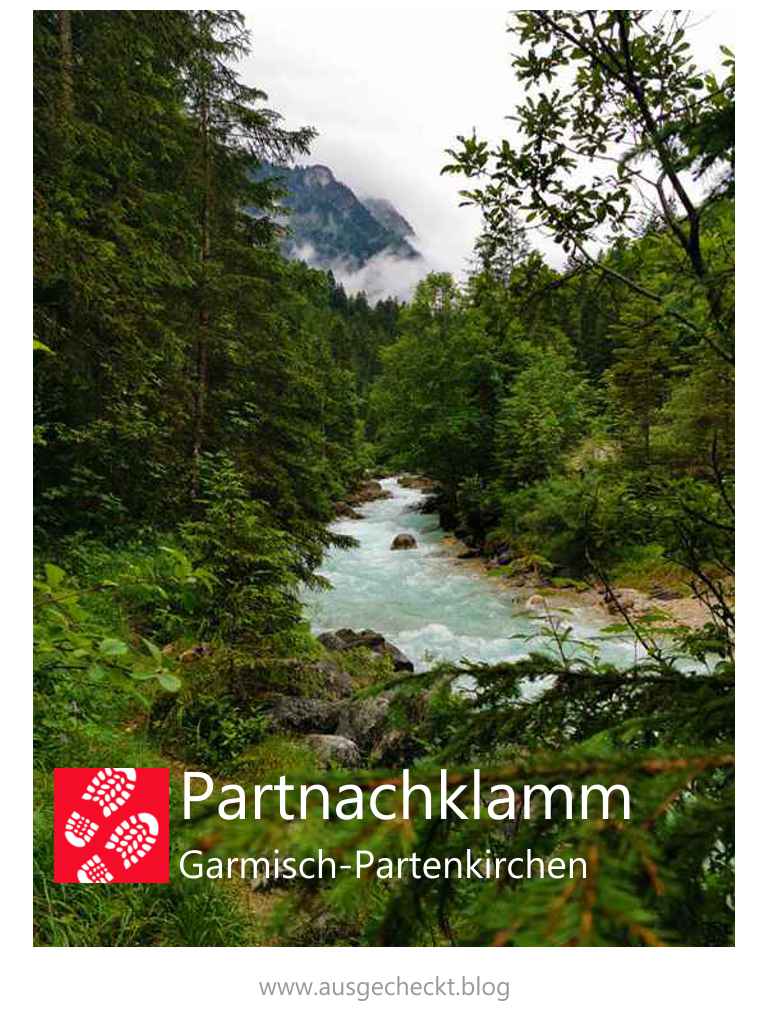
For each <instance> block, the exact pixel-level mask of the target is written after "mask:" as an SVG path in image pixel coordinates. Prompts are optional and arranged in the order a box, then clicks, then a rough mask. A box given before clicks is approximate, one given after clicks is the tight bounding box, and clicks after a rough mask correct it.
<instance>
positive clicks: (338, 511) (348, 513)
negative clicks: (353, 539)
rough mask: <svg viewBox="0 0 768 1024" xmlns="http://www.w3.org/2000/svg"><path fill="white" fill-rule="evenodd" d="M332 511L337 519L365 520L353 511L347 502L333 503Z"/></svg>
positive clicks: (355, 510)
mask: <svg viewBox="0 0 768 1024" xmlns="http://www.w3.org/2000/svg"><path fill="white" fill-rule="evenodd" d="M333 511H334V514H335V515H336V516H337V517H338V518H339V519H365V516H364V515H363V514H362V513H361V512H358V511H357V509H354V508H353V507H352V506H351V505H350V504H349V502H348V501H335V502H334V503H333Z"/></svg>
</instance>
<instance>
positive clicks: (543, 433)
mask: <svg viewBox="0 0 768 1024" xmlns="http://www.w3.org/2000/svg"><path fill="white" fill-rule="evenodd" d="M590 397H591V396H590V392H589V386H588V384H587V382H586V381H585V380H584V377H583V375H582V374H581V373H579V371H578V370H576V369H574V367H573V365H572V359H571V358H569V355H568V354H567V353H563V352H559V351H557V350H556V349H555V350H552V349H551V348H543V349H536V350H533V351H532V352H531V353H530V355H529V356H528V358H527V360H526V362H525V365H524V366H523V367H522V368H521V370H520V371H519V373H518V374H517V375H516V376H515V379H514V382H513V384H512V385H511V387H510V389H509V392H508V394H507V397H505V398H504V399H502V401H501V404H500V408H499V413H498V417H497V420H496V431H495V434H496V451H497V464H498V467H499V473H500V476H501V479H502V481H503V482H504V483H505V484H506V485H507V486H509V487H515V486H519V485H521V484H522V485H524V484H527V483H532V482H533V481H535V480H538V479H541V478H542V477H546V476H547V475H549V474H550V473H553V472H556V471H557V470H558V469H559V468H560V467H562V464H563V462H564V459H565V456H566V455H567V453H568V451H569V449H571V448H573V447H574V446H575V444H576V443H577V442H578V441H579V440H580V438H581V437H582V436H583V434H584V432H585V431H586V429H587V425H588V422H589V413H590Z"/></svg>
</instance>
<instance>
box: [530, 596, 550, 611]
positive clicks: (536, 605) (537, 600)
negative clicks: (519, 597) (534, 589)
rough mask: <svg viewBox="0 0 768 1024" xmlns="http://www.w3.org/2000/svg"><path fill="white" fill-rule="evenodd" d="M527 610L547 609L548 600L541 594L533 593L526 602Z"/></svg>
mask: <svg viewBox="0 0 768 1024" xmlns="http://www.w3.org/2000/svg"><path fill="white" fill-rule="evenodd" d="M525 607H526V610H527V611H529V612H543V611H546V607H547V602H546V601H545V600H544V598H543V597H542V596H541V594H531V596H530V597H529V598H528V600H527V601H526V602H525Z"/></svg>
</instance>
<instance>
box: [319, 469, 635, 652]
mask: <svg viewBox="0 0 768 1024" xmlns="http://www.w3.org/2000/svg"><path fill="white" fill-rule="evenodd" d="M380 483H381V484H382V486H383V487H384V489H385V490H387V491H390V492H391V493H392V497H391V498H387V499H383V500H380V501H372V502H369V503H368V504H365V505H362V506H360V509H359V511H360V512H361V513H362V514H363V515H364V517H365V518H364V519H359V520H357V519H339V520H337V521H336V522H335V523H334V525H333V529H334V530H335V532H337V533H345V534H349V535H350V536H352V537H354V538H355V539H356V540H357V541H358V542H359V547H357V548H351V549H348V550H340V549H332V550H331V551H329V552H328V554H327V556H326V558H325V561H324V562H323V565H322V567H321V569H320V573H321V574H322V575H323V576H325V577H326V578H327V579H328V580H329V582H330V583H331V584H332V586H333V589H332V590H328V591H314V592H311V593H309V594H305V595H304V598H303V600H304V603H305V605H306V608H307V614H308V616H309V619H310V622H311V624H312V631H313V632H314V633H321V632H325V631H326V630H335V629H340V628H341V627H343V626H347V627H350V628H352V629H373V630H377V631H378V632H380V633H383V634H384V636H386V638H387V639H388V640H390V641H392V643H394V644H395V645H396V646H397V647H399V648H400V649H401V650H402V651H404V652H405V653H406V654H407V655H408V657H409V658H410V659H411V661H413V663H414V665H415V667H416V670H417V671H419V670H423V669H426V668H427V667H429V665H430V664H431V663H434V662H435V661H451V662H458V661H460V660H461V659H462V658H467V659H469V660H470V661H483V662H487V663H491V664H493V663H497V662H501V661H511V660H516V659H519V658H522V657H525V656H526V654H527V653H528V652H530V651H531V650H535V649H537V648H538V649H542V648H546V647H547V645H548V644H547V641H546V640H543V639H541V638H540V637H539V636H538V634H540V632H541V629H542V626H543V625H545V624H544V623H542V621H541V619H538V618H536V617H535V616H534V615H531V614H530V613H529V612H527V611H526V610H525V607H524V602H523V601H521V600H520V598H519V596H516V594H515V591H514V590H513V589H512V588H510V587H505V586H503V585H502V584H501V583H500V582H499V581H498V580H495V579H494V578H493V577H489V576H488V575H486V574H485V572H483V571H482V570H481V569H480V568H479V565H477V564H476V565H475V566H473V565H472V562H466V561H458V560H457V559H456V558H455V556H454V555H453V554H451V550H450V547H449V546H448V545H446V544H444V543H443V539H444V538H445V536H446V534H445V532H444V531H443V530H442V529H441V528H440V526H439V523H438V518H437V515H423V514H421V513H420V512H418V511H415V509H414V506H415V505H416V503H418V502H419V501H421V500H422V499H423V495H422V493H421V492H420V491H417V490H414V489H412V488H408V487H401V486H400V485H399V484H398V483H397V480H396V479H395V478H394V477H391V478H387V479H383V480H381V481H380ZM398 533H411V534H413V536H414V537H415V538H416V541H417V543H418V547H416V548H413V549H410V550H400V551H392V550H390V545H391V543H392V539H393V538H394V537H395V536H396V535H397V534H398ZM564 602H565V599H557V598H555V599H552V600H551V605H552V607H553V608H558V609H559V608H561V607H562V606H563V604H564ZM567 620H568V621H569V622H570V624H571V625H572V626H573V633H572V636H573V637H574V638H575V639H588V638H593V639H595V638H598V637H599V631H600V626H601V625H602V624H603V620H601V621H599V622H598V621H597V617H596V615H595V613H594V612H590V610H589V609H583V608H582V609H576V610H574V612H573V614H571V615H569V616H567ZM527 638H530V639H527ZM572 650H574V648H572ZM601 650H602V654H601V656H602V658H603V659H605V660H610V661H613V662H615V663H619V664H628V663H630V662H631V661H632V659H633V657H634V645H633V644H632V643H631V642H627V641H623V640H617V639H616V638H612V639H611V640H610V641H608V640H602V641H601Z"/></svg>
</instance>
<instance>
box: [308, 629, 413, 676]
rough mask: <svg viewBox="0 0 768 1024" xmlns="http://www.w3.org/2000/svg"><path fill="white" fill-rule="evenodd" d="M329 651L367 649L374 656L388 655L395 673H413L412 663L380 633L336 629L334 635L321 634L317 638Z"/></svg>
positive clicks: (365, 630) (370, 630)
mask: <svg viewBox="0 0 768 1024" xmlns="http://www.w3.org/2000/svg"><path fill="white" fill-rule="evenodd" d="M317 639H318V640H319V641H320V643H321V644H322V645H323V646H324V647H326V648H327V649H328V650H329V651H348V650H351V649H352V648H354V647H368V648H370V650H372V651H373V653H374V654H377V655H383V654H388V655H389V656H390V658H391V659H392V664H393V666H394V669H395V672H413V662H412V661H411V660H410V659H409V658H408V657H407V656H406V655H405V654H403V652H402V651H401V650H400V648H399V647H395V645H394V644H391V643H390V642H389V640H387V638H386V637H385V636H383V635H382V634H381V633H377V632H375V630H372V629H362V630H360V631H359V632H355V630H354V629H337V630H336V632H335V633H321V634H320V635H319V636H318V638H317Z"/></svg>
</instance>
